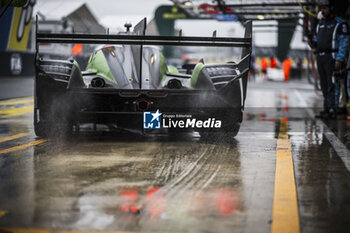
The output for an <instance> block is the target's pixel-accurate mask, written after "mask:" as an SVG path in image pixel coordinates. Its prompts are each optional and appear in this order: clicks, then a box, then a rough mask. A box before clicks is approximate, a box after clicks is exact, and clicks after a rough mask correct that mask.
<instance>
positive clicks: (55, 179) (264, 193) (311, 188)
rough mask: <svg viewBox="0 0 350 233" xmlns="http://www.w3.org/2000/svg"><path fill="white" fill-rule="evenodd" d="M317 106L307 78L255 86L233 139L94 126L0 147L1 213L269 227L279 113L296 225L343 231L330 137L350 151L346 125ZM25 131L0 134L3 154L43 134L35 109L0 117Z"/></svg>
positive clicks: (47, 220) (98, 221) (340, 176)
mask: <svg viewBox="0 0 350 233" xmlns="http://www.w3.org/2000/svg"><path fill="white" fill-rule="evenodd" d="M261 85H262V86H261ZM293 85H294V86H293ZM300 87H305V88H300ZM261 96H263V97H264V99H263V98H261ZM319 106H320V99H318V97H317V96H315V94H314V92H313V90H312V89H311V88H308V86H307V85H306V84H298V85H297V84H293V83H292V84H291V85H290V86H289V85H284V84H281V83H274V84H271V83H268V84H267V85H266V86H263V84H259V85H258V84H255V85H254V84H252V85H251V86H250V89H249V95H248V99H247V108H246V110H245V115H244V119H245V120H244V122H243V124H242V127H241V130H240V133H239V135H238V136H237V137H236V138H235V139H227V135H215V136H213V137H212V138H209V139H208V138H207V139H201V138H200V137H199V135H198V134H196V133H189V134H175V135H172V136H168V135H166V134H162V135H147V136H142V135H141V134H135V133H130V132H123V133H118V132H117V133H99V134H90V133H89V134H81V135H79V136H75V137H74V138H73V139H71V140H69V141H62V140H60V139H57V140H55V139H51V140H50V141H48V142H45V143H41V144H39V145H37V146H32V147H27V148H24V149H21V150H17V151H14V152H11V153H3V154H0V213H1V211H6V214H3V215H2V216H1V215H0V226H1V227H17V228H18V227H20V228H23V227H28V228H40V229H41V228H45V229H62V230H69V229H71V230H101V231H104V230H106V231H107V230H108V231H142V232H233V231H234V232H270V230H271V223H272V221H273V219H272V204H273V199H274V181H275V167H276V153H277V141H278V135H279V131H280V122H281V121H282V122H285V123H287V124H288V135H289V139H290V143H291V146H292V155H293V161H294V170H295V182H296V191H297V197H298V207H299V217H300V227H301V232H348V231H349V229H350V228H349V227H350V226H349V225H350V223H349V222H348V216H350V215H349V214H350V203H349V201H350V195H349V194H350V183H349V182H350V179H349V171H348V170H347V167H346V166H345V165H344V163H345V162H344V161H346V156H344V155H342V156H340V155H339V154H340V152H338V151H336V149H334V145H335V144H334V142H330V141H329V138H331V137H332V136H333V135H335V136H336V138H337V139H338V140H339V143H343V145H344V148H345V149H344V150H343V153H345V154H346V146H348V137H349V136H348V134H347V129H348V128H349V127H348V124H349V123H348V122H347V121H345V120H342V121H341V120H339V121H336V122H335V121H329V122H325V123H323V122H322V121H320V120H315V119H314V116H313V114H314V111H315V110H316V109H317V108H318V107H319ZM20 133H29V134H28V135H23V136H21V137H18V138H16V139H13V140H8V141H4V142H0V151H1V150H4V149H6V148H10V147H14V146H18V145H21V144H26V143H29V142H32V141H35V140H38V139H36V138H35V136H34V134H33V132H32V123H31V114H26V115H21V116H15V117H11V118H1V119H0V139H1V138H5V137H8V136H11V135H16V134H20ZM286 211H288V210H286Z"/></svg>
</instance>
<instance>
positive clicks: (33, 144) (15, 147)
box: [0, 139, 48, 155]
mask: <svg viewBox="0 0 350 233" xmlns="http://www.w3.org/2000/svg"><path fill="white" fill-rule="evenodd" d="M47 141H48V140H47V139H39V140H35V141H33V142H30V143H26V144H23V145H19V146H14V147H11V148H8V149H4V150H0V155H1V154H7V153H11V152H14V151H18V150H23V149H26V148H28V147H32V146H36V145H39V144H41V143H44V142H47Z"/></svg>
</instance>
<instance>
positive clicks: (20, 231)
mask: <svg viewBox="0 0 350 233" xmlns="http://www.w3.org/2000/svg"><path fill="white" fill-rule="evenodd" d="M1 230H3V231H6V232H9V233H136V232H132V231H75V230H67V231H65V230H49V229H36V228H33V229H30V228H1V227H0V231H1Z"/></svg>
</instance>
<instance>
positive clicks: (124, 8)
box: [37, 0, 306, 49]
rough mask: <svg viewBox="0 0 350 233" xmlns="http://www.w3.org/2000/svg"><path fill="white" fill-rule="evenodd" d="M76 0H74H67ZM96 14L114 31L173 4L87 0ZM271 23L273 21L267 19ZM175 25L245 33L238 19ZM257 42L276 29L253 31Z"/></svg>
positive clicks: (268, 40) (269, 41)
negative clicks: (158, 8)
mask: <svg viewBox="0 0 350 233" xmlns="http://www.w3.org/2000/svg"><path fill="white" fill-rule="evenodd" d="M37 1H38V2H43V1H60V2H62V1H67V0H37ZM68 1H75V0H68ZM84 2H87V3H88V6H89V8H90V9H91V11H92V12H93V14H94V15H95V16H96V17H97V18H98V19H99V21H100V23H101V24H102V25H104V26H105V27H109V28H110V31H111V32H115V31H118V30H123V25H124V23H125V22H131V23H132V24H133V25H135V24H136V23H137V22H138V21H140V20H141V19H142V18H143V17H147V21H148V22H149V21H150V20H151V19H152V18H153V15H154V11H155V10H156V9H157V7H158V6H160V5H168V4H170V5H171V4H172V2H171V1H170V0H85V1H84ZM267 23H268V24H271V22H267ZM176 27H177V28H178V29H182V30H183V33H184V34H185V35H206V36H208V35H211V34H212V31H214V30H217V31H218V34H217V35H218V36H242V33H243V29H242V27H241V26H240V24H239V23H234V22H217V21H214V20H213V21H208V20H206V21H202V20H198V21H196V20H191V21H185V20H177V21H176ZM254 43H255V44H256V45H257V46H276V45H277V33H273V32H268V33H267V32H263V33H254ZM292 47H293V48H301V49H304V48H305V47H306V45H305V44H304V43H302V42H301V33H300V32H298V33H295V35H294V38H293V40H292Z"/></svg>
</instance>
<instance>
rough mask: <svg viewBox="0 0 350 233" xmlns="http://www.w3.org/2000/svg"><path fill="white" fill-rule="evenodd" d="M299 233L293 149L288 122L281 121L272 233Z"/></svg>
mask: <svg viewBox="0 0 350 233" xmlns="http://www.w3.org/2000/svg"><path fill="white" fill-rule="evenodd" d="M280 232H283V233H299V232H300V222H299V211H298V200H297V192H296V187H295V177H294V166H293V158H292V149H291V144H290V141H289V140H288V122H287V121H286V120H283V121H281V125H280V132H279V136H278V140H277V159H276V174H275V190H274V198H273V209H272V226H271V233H280Z"/></svg>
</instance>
